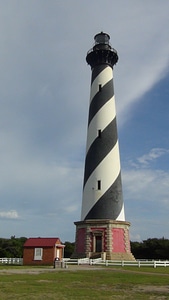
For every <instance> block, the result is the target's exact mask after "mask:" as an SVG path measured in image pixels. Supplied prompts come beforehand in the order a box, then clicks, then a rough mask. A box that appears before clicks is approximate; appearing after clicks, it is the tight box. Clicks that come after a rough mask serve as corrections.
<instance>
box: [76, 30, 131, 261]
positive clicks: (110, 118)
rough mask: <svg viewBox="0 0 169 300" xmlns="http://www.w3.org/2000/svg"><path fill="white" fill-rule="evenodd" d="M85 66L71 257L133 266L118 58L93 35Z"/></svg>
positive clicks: (107, 43) (103, 39)
mask: <svg viewBox="0 0 169 300" xmlns="http://www.w3.org/2000/svg"><path fill="white" fill-rule="evenodd" d="M86 61H87V63H88V65H90V67H91V72H92V74H91V89H90V103H89V115H88V128H87V143H86V157H85V166H84V181H83V198H82V210H81V221H77V222H75V225H76V239H75V251H74V254H73V257H88V258H97V257H102V258H104V259H123V260H133V259H134V257H133V255H132V253H131V251H130V240H129V227H130V223H129V222H127V221H125V212H124V202H123V193H122V181H121V167H120V154H119V143H118V134H117V123H116V107H115V96H114V85H113V67H114V65H115V64H116V63H117V62H118V54H117V51H116V50H115V49H113V48H112V47H111V45H110V36H109V35H108V34H107V33H103V32H101V33H99V34H96V35H95V37H94V46H93V48H92V49H91V50H89V51H88V53H87V56H86Z"/></svg>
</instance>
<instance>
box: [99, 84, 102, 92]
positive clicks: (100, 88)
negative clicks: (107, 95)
mask: <svg viewBox="0 0 169 300" xmlns="http://www.w3.org/2000/svg"><path fill="white" fill-rule="evenodd" d="M101 90H102V85H101V84H99V92H101Z"/></svg>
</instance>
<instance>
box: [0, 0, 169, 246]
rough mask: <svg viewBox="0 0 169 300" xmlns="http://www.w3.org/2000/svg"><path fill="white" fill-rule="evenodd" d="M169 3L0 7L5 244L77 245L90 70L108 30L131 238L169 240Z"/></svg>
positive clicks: (1, 0)
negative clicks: (33, 240) (14, 240)
mask: <svg viewBox="0 0 169 300" xmlns="http://www.w3.org/2000/svg"><path fill="white" fill-rule="evenodd" d="M168 12H169V2H168V1H165V0H162V1H160V0H149V1H145V0H144V1H140V0H113V1H112V0H104V1H100V0H93V1H89V0H86V1H82V0H49V1H46V0H36V1H35V0H29V1H27V0H0V45H1V46H0V237H4V238H10V237H11V236H14V235H15V236H16V237H21V236H25V237H39V236H41V237H59V238H60V239H61V240H62V242H65V241H70V242H73V241H74V240H75V225H74V222H75V221H79V220H80V215H81V204H82V183H83V172H84V159H85V147H86V146H85V145H86V136H87V119H88V108H89V95H90V80H91V70H90V67H89V66H88V65H87V63H86V61H85V58H86V53H87V51H88V50H89V49H90V48H92V46H93V43H94V35H95V34H97V33H99V32H101V31H104V32H106V33H108V34H109V35H110V37H111V40H110V42H111V45H112V47H113V48H115V49H116V50H117V52H118V55H119V61H118V63H117V64H116V66H115V67H114V87H115V98H116V110H117V122H118V137H119V144H120V157H121V172H122V183H123V198H124V204H125V215H126V221H129V222H130V223H131V227H130V239H131V240H132V241H142V240H145V239H147V238H153V237H157V238H162V237H165V238H168V239H169V231H168V227H169V138H168V136H169V101H168V100H169V38H168V37H169V18H168Z"/></svg>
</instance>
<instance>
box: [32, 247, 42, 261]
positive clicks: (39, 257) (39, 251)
mask: <svg viewBox="0 0 169 300" xmlns="http://www.w3.org/2000/svg"><path fill="white" fill-rule="evenodd" d="M42 255H43V248H35V250H34V260H42Z"/></svg>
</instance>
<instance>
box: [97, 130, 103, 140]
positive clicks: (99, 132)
mask: <svg viewBox="0 0 169 300" xmlns="http://www.w3.org/2000/svg"><path fill="white" fill-rule="evenodd" d="M101 132H102V131H101V129H99V130H98V137H99V138H100V137H101Z"/></svg>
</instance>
